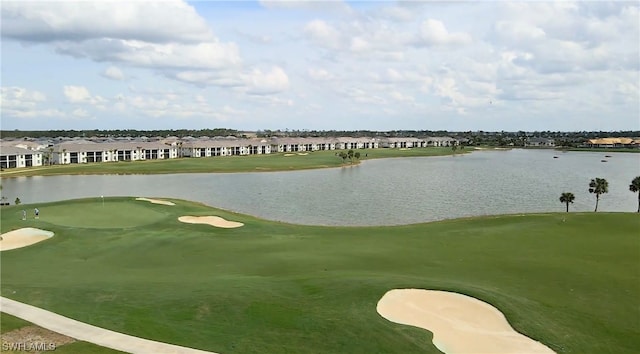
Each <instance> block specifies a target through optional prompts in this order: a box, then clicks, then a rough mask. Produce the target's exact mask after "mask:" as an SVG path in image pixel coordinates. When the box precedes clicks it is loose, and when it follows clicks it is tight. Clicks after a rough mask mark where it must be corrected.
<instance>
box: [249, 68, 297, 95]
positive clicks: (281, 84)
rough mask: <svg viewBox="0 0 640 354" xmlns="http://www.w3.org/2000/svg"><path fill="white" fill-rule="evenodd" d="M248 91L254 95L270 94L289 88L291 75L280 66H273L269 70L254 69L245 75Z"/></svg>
mask: <svg viewBox="0 0 640 354" xmlns="http://www.w3.org/2000/svg"><path fill="white" fill-rule="evenodd" d="M244 80H245V84H246V86H247V90H246V92H247V93H249V94H253V95H268V94H274V93H279V92H282V91H286V90H288V89H289V77H288V76H287V73H285V72H284V70H282V68H280V67H273V68H271V70H269V71H267V72H263V71H261V70H260V69H253V70H252V71H251V72H250V73H249V74H246V75H244Z"/></svg>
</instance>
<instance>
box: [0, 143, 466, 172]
mask: <svg viewBox="0 0 640 354" xmlns="http://www.w3.org/2000/svg"><path fill="white" fill-rule="evenodd" d="M471 150H472V148H467V149H464V150H460V149H458V150H456V151H454V150H452V148H448V147H437V148H436V147H430V148H414V149H364V150H354V151H355V152H359V153H360V159H352V160H349V159H346V160H343V159H342V158H340V157H338V156H336V154H337V153H339V152H340V151H338V150H332V151H314V152H308V153H299V154H298V153H296V154H286V153H275V154H266V155H248V156H215V157H193V158H192V157H185V158H179V159H168V160H148V161H120V162H99V163H86V164H71V165H52V166H38V167H29V168H19V169H10V170H5V171H2V172H0V177H20V176H53V175H89V174H168V173H213V172H220V173H226V172H268V171H293V170H305V169H317V168H328V167H341V166H352V165H354V164H358V163H359V162H360V161H362V160H369V159H379V158H390V157H422V156H444V155H453V154H456V155H459V154H463V153H465V152H470V151H471ZM341 151H342V150H341Z"/></svg>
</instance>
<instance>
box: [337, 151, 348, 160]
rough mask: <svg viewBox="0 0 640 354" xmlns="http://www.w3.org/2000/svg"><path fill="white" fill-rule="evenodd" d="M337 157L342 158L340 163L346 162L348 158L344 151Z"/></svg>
mask: <svg viewBox="0 0 640 354" xmlns="http://www.w3.org/2000/svg"><path fill="white" fill-rule="evenodd" d="M338 156H340V157H341V158H342V163H345V162H347V157H349V156H348V155H347V153H346V152H344V151H340V153H339V154H338Z"/></svg>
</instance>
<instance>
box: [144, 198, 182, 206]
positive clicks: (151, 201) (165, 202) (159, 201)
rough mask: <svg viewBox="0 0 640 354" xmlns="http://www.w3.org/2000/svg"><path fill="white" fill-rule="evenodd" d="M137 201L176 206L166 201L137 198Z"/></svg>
mask: <svg viewBox="0 0 640 354" xmlns="http://www.w3.org/2000/svg"><path fill="white" fill-rule="evenodd" d="M136 200H142V201H145V202H149V203H153V204H162V205H176V204H175V203H173V202H169V201H166V200H160V199H149V198H136Z"/></svg>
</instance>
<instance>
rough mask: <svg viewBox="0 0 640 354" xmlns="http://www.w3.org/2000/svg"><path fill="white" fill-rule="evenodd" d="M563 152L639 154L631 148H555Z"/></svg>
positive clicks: (639, 150)
mask: <svg viewBox="0 0 640 354" xmlns="http://www.w3.org/2000/svg"><path fill="white" fill-rule="evenodd" d="M556 149H557V150H564V151H591V152H636V153H637V152H640V149H633V148H556Z"/></svg>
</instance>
